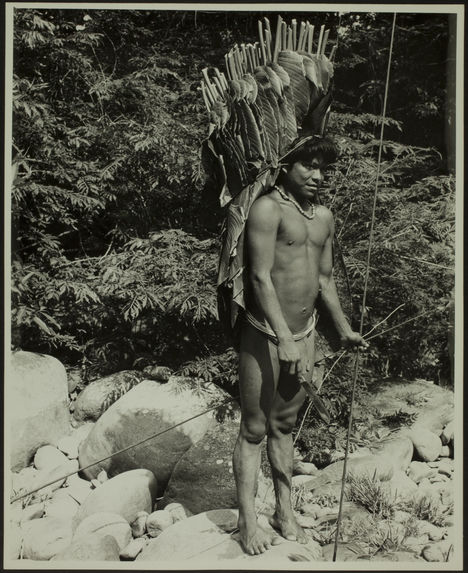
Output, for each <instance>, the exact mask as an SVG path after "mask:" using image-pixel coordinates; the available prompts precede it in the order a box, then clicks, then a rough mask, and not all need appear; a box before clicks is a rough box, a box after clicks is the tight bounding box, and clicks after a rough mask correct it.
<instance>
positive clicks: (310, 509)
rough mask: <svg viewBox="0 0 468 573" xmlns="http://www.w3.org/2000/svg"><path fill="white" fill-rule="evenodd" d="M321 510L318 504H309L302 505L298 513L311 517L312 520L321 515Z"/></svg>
mask: <svg viewBox="0 0 468 573" xmlns="http://www.w3.org/2000/svg"><path fill="white" fill-rule="evenodd" d="M321 510H322V508H321V507H320V505H319V504H318V503H311V502H308V503H303V504H302V505H301V507H300V511H301V512H302V513H304V514H305V515H308V516H310V517H313V518H314V519H317V517H319V515H321Z"/></svg>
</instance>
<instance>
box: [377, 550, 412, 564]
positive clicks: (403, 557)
mask: <svg viewBox="0 0 468 573" xmlns="http://www.w3.org/2000/svg"><path fill="white" fill-rule="evenodd" d="M369 561H394V562H407V561H423V559H421V558H419V557H418V556H417V555H415V554H414V553H412V552H411V551H391V552H390V553H378V554H377V555H374V556H373V557H371V558H370V559H369Z"/></svg>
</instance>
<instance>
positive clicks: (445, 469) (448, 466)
mask: <svg viewBox="0 0 468 573" xmlns="http://www.w3.org/2000/svg"><path fill="white" fill-rule="evenodd" d="M437 470H438V472H439V473H440V474H443V475H446V476H447V477H451V475H452V473H453V462H452V460H448V459H442V460H440V462H439V466H438V468H437Z"/></svg>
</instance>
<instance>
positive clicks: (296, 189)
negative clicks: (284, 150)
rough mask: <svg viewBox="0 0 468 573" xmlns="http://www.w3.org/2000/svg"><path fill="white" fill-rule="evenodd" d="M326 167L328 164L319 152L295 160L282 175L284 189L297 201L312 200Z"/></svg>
mask: <svg viewBox="0 0 468 573" xmlns="http://www.w3.org/2000/svg"><path fill="white" fill-rule="evenodd" d="M327 167H328V164H327V163H326V162H325V160H324V158H323V157H322V155H320V154H319V155H314V156H311V157H309V158H307V159H301V160H299V161H296V162H295V163H293V164H292V165H291V166H290V167H289V168H288V169H287V171H286V174H285V175H284V177H283V183H284V187H285V189H286V191H288V192H290V193H292V194H293V196H294V197H295V198H296V199H297V200H298V201H304V200H308V201H313V200H314V198H315V194H316V193H317V190H318V189H319V187H320V184H321V183H322V181H323V176H324V172H325V169H326V168H327Z"/></svg>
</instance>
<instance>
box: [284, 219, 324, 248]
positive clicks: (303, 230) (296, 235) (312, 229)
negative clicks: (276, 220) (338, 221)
mask: <svg viewBox="0 0 468 573" xmlns="http://www.w3.org/2000/svg"><path fill="white" fill-rule="evenodd" d="M329 233H330V231H329V228H328V225H327V223H326V222H325V221H323V220H322V218H321V217H319V216H317V215H316V216H315V217H314V218H313V219H308V218H306V217H304V215H302V214H301V213H298V214H297V216H296V214H295V213H288V214H287V215H286V216H283V218H282V220H281V224H280V226H279V228H278V234H277V238H276V240H277V243H278V244H279V245H280V246H284V247H288V246H289V247H296V248H297V247H301V246H308V247H312V248H316V249H321V248H323V246H324V244H325V241H326V240H327V238H328V236H329Z"/></svg>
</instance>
